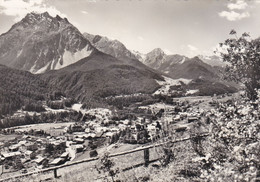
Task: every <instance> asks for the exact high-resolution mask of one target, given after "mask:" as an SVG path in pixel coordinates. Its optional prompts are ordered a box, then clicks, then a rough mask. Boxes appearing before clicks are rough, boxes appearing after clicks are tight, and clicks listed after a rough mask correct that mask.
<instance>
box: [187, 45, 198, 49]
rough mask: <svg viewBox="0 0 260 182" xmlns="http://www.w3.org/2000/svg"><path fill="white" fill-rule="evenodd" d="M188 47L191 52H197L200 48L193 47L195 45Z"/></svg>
mask: <svg viewBox="0 0 260 182" xmlns="http://www.w3.org/2000/svg"><path fill="white" fill-rule="evenodd" d="M187 47H188V48H189V49H190V50H191V51H197V50H198V48H197V47H195V46H193V45H190V44H189V45H187Z"/></svg>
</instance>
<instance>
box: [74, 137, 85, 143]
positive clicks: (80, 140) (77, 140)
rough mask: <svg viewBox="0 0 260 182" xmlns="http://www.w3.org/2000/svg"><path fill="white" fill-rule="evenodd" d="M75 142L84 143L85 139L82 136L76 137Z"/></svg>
mask: <svg viewBox="0 0 260 182" xmlns="http://www.w3.org/2000/svg"><path fill="white" fill-rule="evenodd" d="M74 142H76V144H83V143H84V139H82V138H75V139H74Z"/></svg>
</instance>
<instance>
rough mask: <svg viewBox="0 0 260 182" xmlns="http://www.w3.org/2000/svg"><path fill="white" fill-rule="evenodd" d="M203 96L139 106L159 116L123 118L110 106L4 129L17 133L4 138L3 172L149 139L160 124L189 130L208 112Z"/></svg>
mask: <svg viewBox="0 0 260 182" xmlns="http://www.w3.org/2000/svg"><path fill="white" fill-rule="evenodd" d="M210 99H211V98H210ZM211 100H212V99H211ZM201 102H202V101H200V100H198V101H195V102H192V103H188V102H187V101H181V100H176V102H175V103H174V104H173V105H169V104H165V103H156V104H152V105H147V106H140V107H139V108H138V109H139V110H142V111H143V112H148V111H149V112H150V113H152V115H153V116H155V118H153V119H151V118H150V119H147V118H145V117H136V118H135V119H124V120H118V119H115V117H113V114H112V112H111V111H110V110H109V109H102V108H98V109H91V110H88V111H87V112H85V116H84V117H86V121H85V122H82V121H81V122H70V123H48V124H36V125H25V126H20V127H13V128H8V129H4V130H2V131H1V132H2V135H6V136H9V135H15V136H16V137H15V138H14V139H12V140H10V141H8V142H5V143H0V154H1V158H0V165H1V167H2V174H5V173H9V174H10V173H27V172H32V171H35V170H36V171H37V170H41V169H43V168H47V167H52V166H58V165H61V164H65V163H69V162H70V161H75V160H77V159H78V158H81V159H82V157H84V158H90V157H96V156H98V155H99V154H98V152H97V151H98V149H99V148H102V147H105V146H108V145H110V144H116V143H128V144H133V145H135V144H140V145H145V144H149V143H151V142H154V141H156V140H157V139H158V138H160V137H162V136H160V135H161V132H160V130H162V129H165V128H167V129H168V130H170V131H171V132H172V135H174V136H176V137H177V136H183V135H187V134H189V130H190V128H191V127H192V124H193V123H194V122H196V121H198V120H200V119H201V117H202V116H205V111H204V110H203V109H199V107H197V105H198V104H200V103H201ZM196 108H197V109H196ZM47 126H48V127H47ZM169 128H170V129H169Z"/></svg>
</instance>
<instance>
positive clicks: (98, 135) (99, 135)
mask: <svg viewBox="0 0 260 182" xmlns="http://www.w3.org/2000/svg"><path fill="white" fill-rule="evenodd" d="M102 135H103V132H98V133H96V135H95V137H96V138H101V137H102Z"/></svg>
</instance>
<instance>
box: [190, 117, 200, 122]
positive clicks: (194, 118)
mask: <svg viewBox="0 0 260 182" xmlns="http://www.w3.org/2000/svg"><path fill="white" fill-rule="evenodd" d="M197 120H198V118H197V117H189V118H188V123H192V122H195V121H197Z"/></svg>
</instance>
